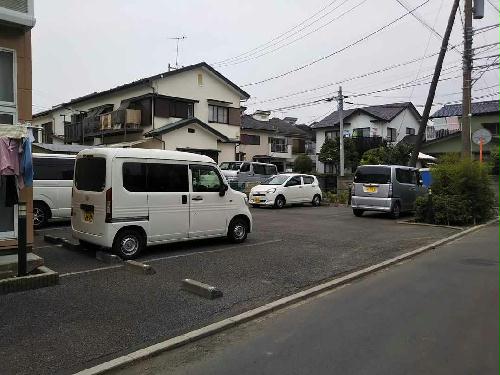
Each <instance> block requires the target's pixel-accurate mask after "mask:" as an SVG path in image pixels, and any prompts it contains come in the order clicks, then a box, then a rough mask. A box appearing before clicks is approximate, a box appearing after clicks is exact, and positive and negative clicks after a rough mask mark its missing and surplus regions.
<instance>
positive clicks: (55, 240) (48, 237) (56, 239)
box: [43, 234, 63, 245]
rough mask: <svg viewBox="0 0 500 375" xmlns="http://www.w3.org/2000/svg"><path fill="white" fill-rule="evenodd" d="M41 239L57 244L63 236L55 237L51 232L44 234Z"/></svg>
mask: <svg viewBox="0 0 500 375" xmlns="http://www.w3.org/2000/svg"><path fill="white" fill-rule="evenodd" d="M43 240H44V241H45V242H48V243H53V244H54V245H59V244H60V243H62V241H63V238H61V237H56V236H53V235H51V234H46V235H45V236H43Z"/></svg>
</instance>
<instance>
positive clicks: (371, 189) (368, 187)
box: [365, 186, 377, 193]
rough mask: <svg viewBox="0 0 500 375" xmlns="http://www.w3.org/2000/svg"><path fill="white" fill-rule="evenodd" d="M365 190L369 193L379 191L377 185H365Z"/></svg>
mask: <svg viewBox="0 0 500 375" xmlns="http://www.w3.org/2000/svg"><path fill="white" fill-rule="evenodd" d="M365 192H367V193H376V192H377V187H376V186H367V187H365Z"/></svg>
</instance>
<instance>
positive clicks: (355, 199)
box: [351, 165, 427, 218]
mask: <svg viewBox="0 0 500 375" xmlns="http://www.w3.org/2000/svg"><path fill="white" fill-rule="evenodd" d="M426 193H427V188H426V187H425V186H423V182H422V179H421V177H420V174H419V172H418V170H417V169H415V168H410V167H405V166H401V165H363V166H360V167H358V169H357V170H356V173H355V174H354V183H353V187H352V191H351V206H352V211H353V213H354V215H356V216H361V215H363V212H365V211H381V212H388V213H390V214H391V216H392V217H393V218H398V217H399V215H400V214H401V212H405V211H413V210H414V209H415V200H416V198H417V197H418V196H420V195H424V194H426Z"/></svg>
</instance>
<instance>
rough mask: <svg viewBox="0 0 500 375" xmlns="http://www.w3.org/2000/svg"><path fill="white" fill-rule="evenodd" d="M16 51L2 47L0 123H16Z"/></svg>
mask: <svg viewBox="0 0 500 375" xmlns="http://www.w3.org/2000/svg"><path fill="white" fill-rule="evenodd" d="M15 57H16V56H15V52H14V51H13V50H8V49H4V48H0V82H1V84H0V123H1V124H15V123H16V122H17V108H16V65H15Z"/></svg>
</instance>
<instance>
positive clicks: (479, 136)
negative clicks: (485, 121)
mask: <svg viewBox="0 0 500 375" xmlns="http://www.w3.org/2000/svg"><path fill="white" fill-rule="evenodd" d="M472 142H474V143H475V144H476V145H479V144H481V143H482V144H483V145H485V144H488V143H490V142H491V133H490V131H489V130H488V129H484V128H482V129H478V130H476V131H475V132H474V133H472Z"/></svg>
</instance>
